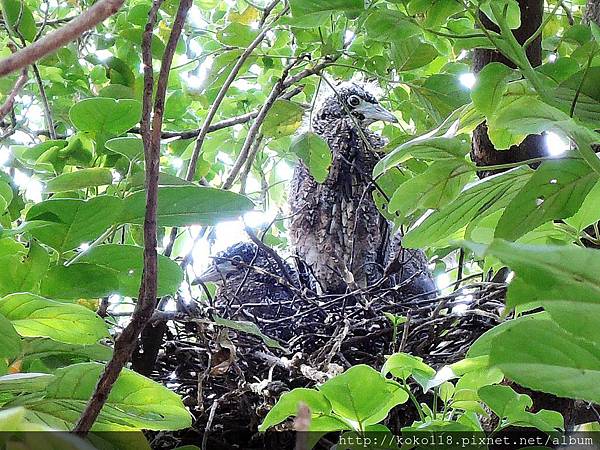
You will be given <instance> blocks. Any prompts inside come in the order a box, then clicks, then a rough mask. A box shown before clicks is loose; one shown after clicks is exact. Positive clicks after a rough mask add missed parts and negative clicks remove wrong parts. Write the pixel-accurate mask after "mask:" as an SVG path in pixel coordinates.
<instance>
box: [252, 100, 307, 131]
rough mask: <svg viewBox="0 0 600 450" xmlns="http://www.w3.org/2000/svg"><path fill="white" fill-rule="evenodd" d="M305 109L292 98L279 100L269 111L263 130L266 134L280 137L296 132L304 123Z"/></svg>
mask: <svg viewBox="0 0 600 450" xmlns="http://www.w3.org/2000/svg"><path fill="white" fill-rule="evenodd" d="M303 115H304V110H303V109H302V107H301V106H300V105H298V104H297V103H294V102H292V101H290V100H282V99H280V100H277V101H275V103H274V104H273V107H272V108H271V109H270V110H269V112H268V113H267V117H265V121H264V122H263V124H262V127H261V130H262V132H263V134H264V135H265V136H269V137H280V136H288V135H290V134H294V133H295V132H296V130H297V129H298V128H299V127H300V125H301V124H302V117H303Z"/></svg>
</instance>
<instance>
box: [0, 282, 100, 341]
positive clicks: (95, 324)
mask: <svg viewBox="0 0 600 450" xmlns="http://www.w3.org/2000/svg"><path fill="white" fill-rule="evenodd" d="M0 314H2V315H4V316H5V317H6V318H7V319H8V320H10V321H11V322H12V324H13V326H14V327H15V329H16V330H17V332H18V333H19V334H20V335H21V336H24V337H48V338H50V339H54V340H55V341H59V342H65V343H67V344H94V343H96V342H97V341H98V340H99V339H102V338H104V337H107V336H108V327H107V326H106V324H105V323H104V321H103V320H102V319H101V318H100V317H98V316H97V315H96V313H94V312H93V311H90V310H89V309H87V308H85V307H83V306H80V305H70V304H65V303H60V302H56V301H54V300H49V299H47V298H44V297H40V296H38V295H33V294H27V293H23V294H11V295H7V296H6V297H4V298H2V299H0Z"/></svg>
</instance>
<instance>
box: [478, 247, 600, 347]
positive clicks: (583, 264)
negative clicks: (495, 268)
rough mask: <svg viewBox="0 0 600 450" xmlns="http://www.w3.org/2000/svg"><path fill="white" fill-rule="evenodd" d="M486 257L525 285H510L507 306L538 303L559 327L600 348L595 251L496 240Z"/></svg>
mask: <svg viewBox="0 0 600 450" xmlns="http://www.w3.org/2000/svg"><path fill="white" fill-rule="evenodd" d="M486 255H490V256H494V257H496V258H498V259H499V260H500V261H502V262H503V263H504V264H506V265H508V266H509V267H510V268H511V269H512V270H514V271H515V273H516V274H517V279H521V280H522V281H524V282H525V283H523V284H521V283H515V285H514V286H513V285H512V283H511V285H510V287H509V291H508V297H507V306H509V307H514V306H516V305H520V304H526V303H529V302H531V301H539V302H541V304H542V306H544V309H545V310H546V311H548V312H549V313H550V315H551V316H552V319H553V320H554V321H555V322H557V323H558V324H559V325H560V326H561V327H563V328H565V329H566V330H567V331H569V332H570V333H573V334H574V335H576V336H581V337H585V338H586V339H589V340H590V341H592V342H595V343H597V344H600V337H599V336H598V332H597V330H598V323H599V322H600V281H599V280H597V273H598V270H600V260H599V258H598V257H599V255H600V252H599V251H598V250H591V249H584V248H579V247H574V246H548V245H547V246H539V245H523V244H512V243H508V242H505V241H500V240H497V241H494V242H493V243H492V244H491V245H490V246H489V247H488V249H487V251H486ZM565 261H568V264H565ZM517 279H515V280H514V281H515V282H516V281H517ZM524 289H525V290H524Z"/></svg>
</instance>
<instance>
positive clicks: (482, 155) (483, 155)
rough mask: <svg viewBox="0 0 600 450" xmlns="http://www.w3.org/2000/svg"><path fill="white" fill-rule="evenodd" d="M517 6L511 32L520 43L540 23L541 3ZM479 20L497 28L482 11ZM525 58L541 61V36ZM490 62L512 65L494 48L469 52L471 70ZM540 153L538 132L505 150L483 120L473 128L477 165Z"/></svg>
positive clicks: (523, 0)
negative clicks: (494, 141) (516, 25)
mask: <svg viewBox="0 0 600 450" xmlns="http://www.w3.org/2000/svg"><path fill="white" fill-rule="evenodd" d="M519 6H520V7H521V26H520V27H519V28H518V29H516V30H514V35H515V37H516V38H517V40H518V41H519V43H521V44H523V43H524V42H525V41H526V40H527V38H529V36H531V35H532V34H533V33H535V31H536V30H537V29H538V27H539V26H540V24H541V23H542V16H543V11H544V2H543V0H519ZM482 22H483V24H484V25H485V27H486V28H488V29H490V30H493V31H498V27H497V26H496V25H495V24H494V23H493V22H491V21H490V20H489V19H488V18H487V17H486V16H484V15H483V14H482ZM527 57H528V58H529V61H530V62H531V64H532V65H533V66H534V67H535V66H539V65H540V64H541V63H542V41H541V36H540V37H538V38H537V39H536V40H535V41H533V42H532V44H531V45H530V46H529V48H528V49H527ZM491 62H500V63H502V64H505V65H507V66H509V67H513V68H514V67H515V66H514V64H513V63H512V62H510V61H509V60H508V59H507V58H505V57H504V56H502V55H501V54H500V53H499V52H497V51H494V50H487V49H475V51H474V54H473V71H474V72H475V73H478V72H479V71H480V70H481V69H483V68H484V67H485V66H486V65H487V64H489V63H491ZM544 153H545V149H544V141H543V136H541V135H531V136H527V138H526V139H525V140H524V141H523V142H522V143H521V144H520V145H518V146H517V145H515V146H513V147H511V148H510V149H508V150H500V151H498V150H496V149H495V148H494V146H493V145H492V143H491V142H490V139H489V137H488V134H487V125H486V124H485V123H483V124H481V125H479V126H478V127H477V128H476V129H475V130H474V131H473V143H472V150H471V159H472V160H473V162H474V163H475V164H476V165H478V166H488V165H495V164H506V163H514V162H519V161H524V160H526V159H531V158H536V157H539V156H543V155H544ZM493 173H495V172H494V171H481V172H479V173H478V175H479V176H480V177H481V178H485V177H487V176H489V175H491V174H493Z"/></svg>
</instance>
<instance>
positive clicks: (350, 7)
mask: <svg viewBox="0 0 600 450" xmlns="http://www.w3.org/2000/svg"><path fill="white" fill-rule="evenodd" d="M364 7H365V2H364V0H290V8H291V10H292V15H293V16H294V17H302V16H307V15H315V14H318V13H327V14H331V13H333V12H335V11H360V10H362V9H364Z"/></svg>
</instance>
